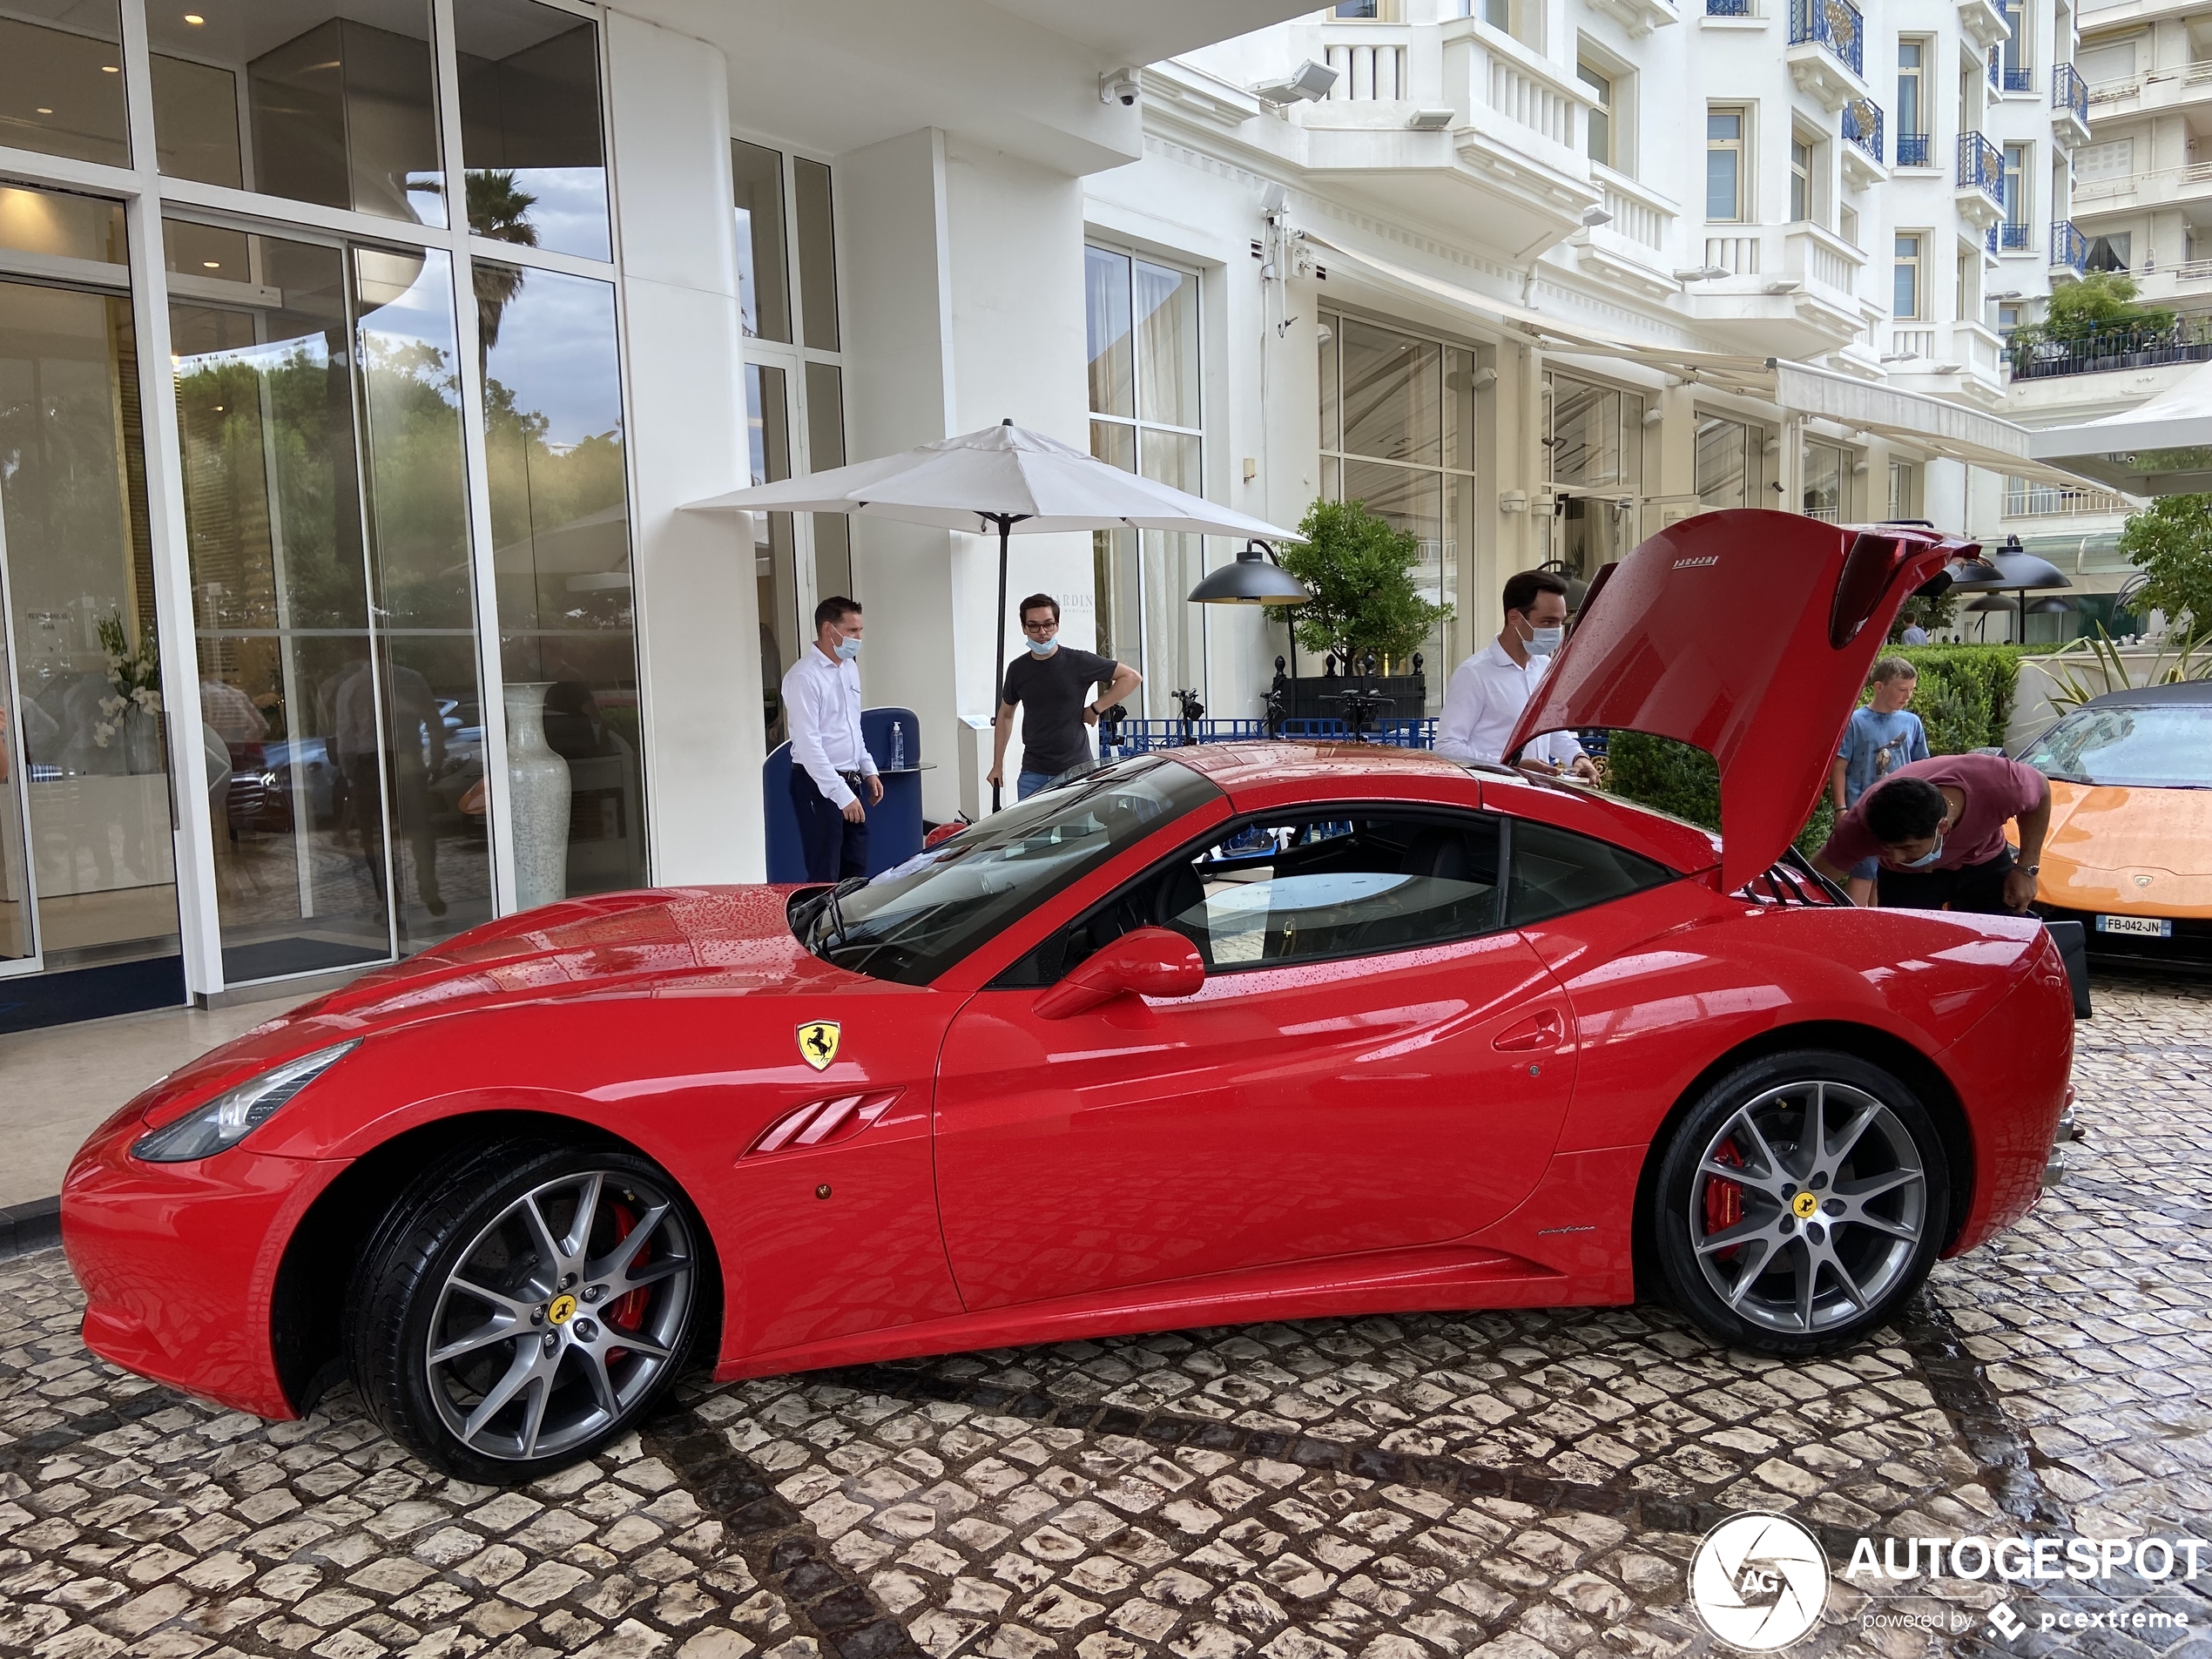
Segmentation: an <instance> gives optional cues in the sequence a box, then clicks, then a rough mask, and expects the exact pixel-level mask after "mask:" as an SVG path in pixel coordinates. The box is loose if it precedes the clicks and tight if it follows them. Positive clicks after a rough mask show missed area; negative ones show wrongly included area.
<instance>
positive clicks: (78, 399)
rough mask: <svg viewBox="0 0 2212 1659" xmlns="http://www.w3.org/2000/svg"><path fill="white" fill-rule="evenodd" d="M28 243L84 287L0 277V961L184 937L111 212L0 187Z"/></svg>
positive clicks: (86, 201)
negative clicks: (109, 288) (109, 287)
mask: <svg viewBox="0 0 2212 1659" xmlns="http://www.w3.org/2000/svg"><path fill="white" fill-rule="evenodd" d="M26 253H27V254H30V255H33V256H35V257H34V259H33V260H24V261H22V266H21V268H25V269H29V270H36V269H38V268H40V265H39V260H44V266H45V268H51V269H54V270H56V271H61V270H68V271H71V272H72V273H84V283H85V286H76V285H71V286H66V287H65V286H62V285H61V284H60V283H58V282H57V281H55V280H51V279H49V280H24V279H21V278H17V277H14V276H6V275H0V508H3V509H4V510H0V606H4V616H3V617H0V974H6V973H10V972H16V973H21V972H27V971H34V970H37V969H39V968H45V969H53V968H87V967H97V966H101V965H104V964H108V963H116V962H125V961H138V960H143V959H145V958H149V957H158V956H171V955H174V954H177V951H178V948H179V946H178V929H177V887H176V869H175V865H174V856H175V853H174V840H173V837H172V827H173V823H172V815H171V797H170V785H169V756H168V748H167V744H166V741H165V732H164V721H165V711H164V709H163V707H162V704H161V697H160V691H159V685H160V678H159V677H160V658H159V651H158V644H157V634H156V629H155V625H154V607H153V568H152V542H151V536H150V532H149V527H148V522H147V516H146V496H145V452H144V449H143V448H142V447H141V444H140V437H139V432H140V423H139V407H138V352H137V346H136V341H135V339H134V336H133V333H132V324H131V305H130V300H129V299H128V298H127V289H128V281H129V280H128V274H127V266H126V256H125V246H124V231H123V215H122V211H121V209H120V208H119V207H118V206H116V205H115V204H113V203H111V202H105V201H97V200H93V199H90V198H87V197H81V196H71V195H64V194H62V193H59V192H51V191H34V190H29V189H23V188H18V187H7V188H0V262H4V263H6V264H14V263H16V259H15V256H17V255H20V254H26ZM110 273H111V280H112V282H113V284H114V288H115V290H116V291H115V292H99V291H97V290H96V289H95V288H94V287H92V286H91V285H96V284H98V283H101V282H103V281H105V280H109V279H110ZM187 729H189V728H187Z"/></svg>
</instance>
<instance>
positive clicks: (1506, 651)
mask: <svg viewBox="0 0 2212 1659" xmlns="http://www.w3.org/2000/svg"><path fill="white" fill-rule="evenodd" d="M1505 605H1506V625H1505V626H1504V627H1502V628H1501V629H1500V630H1499V631H1498V637H1497V638H1495V639H1494V640H1492V641H1491V642H1490V644H1487V645H1485V646H1484V647H1483V648H1482V649H1481V650H1480V651H1477V652H1475V653H1474V656H1472V657H1470V658H1467V661H1465V662H1464V663H1461V664H1460V666H1459V668H1458V669H1457V670H1456V671H1454V672H1453V676H1452V683H1451V685H1449V686H1447V688H1446V689H1445V692H1444V718H1442V719H1440V720H1439V721H1438V722H1437V727H1436V752H1437V753H1439V754H1440V755H1448V756H1449V757H1450V758H1451V759H1454V760H1480V761H1486V762H1487V763H1489V764H1490V765H1497V764H1498V762H1499V761H1500V760H1501V759H1502V758H1503V755H1504V752H1505V746H1506V739H1507V738H1509V737H1511V736H1512V735H1513V728H1514V721H1516V720H1518V719H1520V718H1521V710H1522V709H1524V708H1526V707H1527V705H1528V699H1529V698H1532V697H1534V695H1535V694H1536V688H1537V687H1538V686H1539V685H1542V684H1543V679H1544V675H1545V673H1546V671H1548V669H1549V668H1550V667H1551V657H1552V653H1553V652H1554V651H1557V650H1558V649H1559V647H1560V644H1561V642H1562V641H1563V640H1564V639H1565V638H1566V637H1567V583H1566V582H1565V581H1564V580H1562V579H1561V577H1556V576H1554V575H1553V574H1552V573H1551V572H1550V571H1548V570H1523V571H1521V572H1520V573H1519V574H1517V575H1515V576H1512V577H1507V580H1506V590H1505ZM1521 765H1523V766H1524V767H1526V768H1527V769H1528V770H1529V771H1532V772H1547V773H1558V772H1572V773H1573V774H1574V775H1575V776H1576V777H1578V778H1595V777H1596V776H1597V768H1596V767H1595V766H1594V765H1591V764H1590V759H1589V757H1588V755H1586V754H1584V753H1583V752H1582V745H1581V744H1579V743H1577V742H1575V734H1574V733H1573V732H1546V733H1545V734H1544V735H1543V736H1542V737H1540V738H1536V739H1535V740H1534V741H1533V742H1532V743H1530V744H1529V745H1528V746H1527V748H1525V749H1523V750H1522V751H1521Z"/></svg>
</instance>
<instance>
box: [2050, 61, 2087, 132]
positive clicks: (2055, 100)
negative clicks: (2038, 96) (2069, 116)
mask: <svg viewBox="0 0 2212 1659" xmlns="http://www.w3.org/2000/svg"><path fill="white" fill-rule="evenodd" d="M2051 107H2052V108H2053V109H2054V110H2072V111H2074V119H2075V120H2077V121H2079V122H2080V123H2081V124H2082V125H2084V126H2087V125H2088V124H2089V83H2088V82H2087V81H2085V80H2083V79H2082V78H2081V71H2080V70H2078V69H2076V68H2074V65H2073V64H2052V65H2051Z"/></svg>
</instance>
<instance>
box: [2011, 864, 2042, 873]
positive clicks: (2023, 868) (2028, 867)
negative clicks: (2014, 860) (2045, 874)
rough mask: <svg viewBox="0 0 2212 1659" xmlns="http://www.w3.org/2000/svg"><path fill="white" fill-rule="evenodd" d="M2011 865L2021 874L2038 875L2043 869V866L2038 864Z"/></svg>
mask: <svg viewBox="0 0 2212 1659" xmlns="http://www.w3.org/2000/svg"><path fill="white" fill-rule="evenodd" d="M2013 868H2014V869H2016V870H2018V871H2019V872H2020V873H2021V874H2022V875H2039V874H2040V873H2042V869H2043V867H2042V866H2041V865H2040V864H2016V865H2014V866H2013Z"/></svg>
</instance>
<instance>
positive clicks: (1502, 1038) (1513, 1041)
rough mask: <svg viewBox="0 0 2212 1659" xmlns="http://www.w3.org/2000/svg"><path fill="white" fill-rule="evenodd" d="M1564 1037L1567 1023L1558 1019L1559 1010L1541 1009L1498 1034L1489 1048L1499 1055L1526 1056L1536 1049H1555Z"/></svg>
mask: <svg viewBox="0 0 2212 1659" xmlns="http://www.w3.org/2000/svg"><path fill="white" fill-rule="evenodd" d="M1565 1035H1567V1022H1566V1021H1564V1020H1562V1019H1561V1018H1560V1015H1559V1010H1558V1009H1557V1008H1542V1009H1540V1010H1538V1011H1537V1012H1536V1013H1534V1014H1532V1015H1529V1016H1528V1017H1527V1019H1525V1020H1523V1021H1522V1022H1521V1023H1520V1024H1519V1025H1516V1026H1513V1027H1511V1028H1507V1030H1504V1031H1501V1032H1500V1033H1499V1034H1498V1035H1497V1036H1496V1038H1495V1039H1494V1041H1493V1042H1491V1044H1490V1046H1491V1047H1492V1048H1494V1049H1496V1050H1497V1051H1498V1052H1499V1053H1501V1054H1528V1053H1532V1052H1534V1050H1536V1049H1556V1048H1557V1047H1559V1044H1560V1040H1561V1038H1562V1037H1564V1036H1565Z"/></svg>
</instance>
